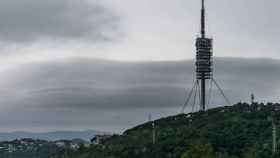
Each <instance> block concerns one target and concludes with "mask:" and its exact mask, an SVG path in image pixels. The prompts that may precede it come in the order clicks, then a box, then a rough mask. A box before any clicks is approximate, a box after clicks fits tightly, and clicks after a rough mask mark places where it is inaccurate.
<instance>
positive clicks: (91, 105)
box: [0, 58, 280, 130]
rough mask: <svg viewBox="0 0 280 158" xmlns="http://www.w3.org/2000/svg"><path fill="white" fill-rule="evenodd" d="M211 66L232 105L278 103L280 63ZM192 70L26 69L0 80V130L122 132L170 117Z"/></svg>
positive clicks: (48, 65)
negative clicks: (3, 127)
mask: <svg viewBox="0 0 280 158" xmlns="http://www.w3.org/2000/svg"><path fill="white" fill-rule="evenodd" d="M215 64H216V68H215V70H216V72H215V76H216V77H215V78H216V79H217V81H218V82H219V83H220V85H221V86H222V87H223V89H224V91H225V93H226V94H227V95H228V96H229V98H230V99H231V101H232V103H236V102H239V101H240V100H241V101H248V100H249V99H250V94H251V93H255V95H256V99H257V100H258V101H265V102H268V101H279V92H280V91H279V88H280V87H279V86H278V85H279V78H280V69H279V67H280V61H279V60H271V59H242V58H217V59H215ZM193 65H194V63H193V61H181V62H144V63H123V62H113V61H103V60H96V59H82V58H80V59H70V60H63V61H56V62H45V63H33V64H28V65H25V66H22V67H20V68H17V69H14V70H11V71H8V72H2V73H1V76H5V77H4V78H2V80H0V87H1V95H2V98H1V100H0V103H1V104H0V105H1V107H2V108H4V109H6V110H2V112H1V113H3V114H1V115H0V120H2V121H1V122H0V124H3V125H5V124H6V122H7V121H10V122H12V123H13V124H15V125H16V124H27V125H34V126H37V125H46V126H52V125H53V126H54V124H56V126H57V125H58V124H61V126H62V127H66V126H68V127H69V126H72V125H73V126H75V127H77V128H80V127H83V128H85V127H92V128H97V129H99V128H98V127H104V126H106V127H107V128H110V127H112V125H114V128H115V129H112V128H110V130H116V129H118V130H121V129H124V128H127V127H129V126H132V125H136V124H137V123H141V122H143V121H145V119H144V118H145V117H146V116H147V114H148V113H153V114H155V115H156V116H155V117H162V116H166V115H170V114H176V113H177V112H179V111H180V110H181V108H182V104H183V103H184V101H185V99H186V95H187V92H189V90H190V88H191V86H192V85H193V70H194V69H193ZM186 89H187V91H186ZM191 104H192V103H191ZM220 105H225V101H224V100H223V98H222V97H221V95H220V94H219V93H218V91H217V89H213V96H212V101H211V105H210V107H215V106H220ZM187 110H190V107H189V108H188V109H187ZM7 111H8V112H9V113H14V114H15V115H14V116H15V117H13V118H9V117H8V116H7V114H4V113H6V112H7ZM71 123H72V124H71ZM78 126H79V127H78Z"/></svg>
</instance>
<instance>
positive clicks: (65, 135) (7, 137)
mask: <svg viewBox="0 0 280 158" xmlns="http://www.w3.org/2000/svg"><path fill="white" fill-rule="evenodd" d="M99 134H106V132H100V131H96V130H85V131H54V132H42V133H33V132H24V131H16V132H0V141H11V140H15V139H22V138H32V139H41V140H48V141H55V140H61V139H64V140H72V139H76V138H79V139H83V140H90V139H91V138H93V137H94V136H95V135H99Z"/></svg>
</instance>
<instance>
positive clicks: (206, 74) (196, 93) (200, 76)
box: [182, 0, 230, 112]
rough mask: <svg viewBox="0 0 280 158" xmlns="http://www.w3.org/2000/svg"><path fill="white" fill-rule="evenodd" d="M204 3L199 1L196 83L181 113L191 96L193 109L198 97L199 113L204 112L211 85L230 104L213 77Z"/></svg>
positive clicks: (208, 99)
mask: <svg viewBox="0 0 280 158" xmlns="http://www.w3.org/2000/svg"><path fill="white" fill-rule="evenodd" d="M205 13H206V12H205V1H204V0H202V1H201V22H200V25H201V26H200V36H199V37H198V38H196V44H195V46H196V62H195V66H196V82H195V84H194V86H193V88H192V90H191V92H190V94H189V97H188V98H187V101H186V102H185V104H184V107H183V109H182V112H184V110H185V108H186V106H187V105H188V104H189V102H190V99H191V98H192V96H193V99H194V103H193V108H194V106H195V104H196V100H197V97H198V100H199V101H198V103H199V106H200V110H201V111H205V110H206V104H207V103H206V102H208V104H209V103H210V98H211V93H212V85H213V83H214V85H215V86H216V87H217V88H218V90H219V92H220V93H221V94H222V96H223V97H224V99H225V101H226V102H227V103H228V104H230V102H229V100H228V98H227V97H226V96H225V94H224V92H223V90H222V89H221V87H220V86H219V85H218V83H217V82H216V80H215V79H214V77H213V39H212V38H207V37H206V31H205V30H206V23H205ZM206 83H210V84H209V88H210V89H209V93H208V94H209V95H208V98H207V94H206V89H207V84H206Z"/></svg>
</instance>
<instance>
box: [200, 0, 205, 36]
mask: <svg viewBox="0 0 280 158" xmlns="http://www.w3.org/2000/svg"><path fill="white" fill-rule="evenodd" d="M201 5H202V6H201V37H202V38H205V3H204V0H202V2H201Z"/></svg>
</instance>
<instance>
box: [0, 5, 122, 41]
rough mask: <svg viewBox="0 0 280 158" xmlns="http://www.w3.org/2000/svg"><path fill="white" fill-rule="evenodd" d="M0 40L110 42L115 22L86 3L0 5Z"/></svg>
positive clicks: (105, 11) (102, 9)
mask: <svg viewBox="0 0 280 158" xmlns="http://www.w3.org/2000/svg"><path fill="white" fill-rule="evenodd" d="M0 22H1V27H0V40H1V41H2V42H12V43H22V42H34V41H37V40H45V39H63V40H65V39H66V40H73V39H74V40H76V39H78V40H79V39H82V40H110V39H112V38H114V36H116V32H117V30H118V27H119V26H118V24H119V18H118V17H117V16H115V15H114V14H113V12H112V11H111V10H110V9H108V8H105V7H103V6H102V5H101V4H97V3H90V2H88V1H86V0H83V1H77V0H47V1H45V0H20V1H18V0H8V1H0Z"/></svg>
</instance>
